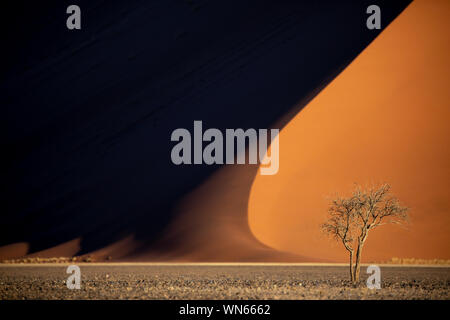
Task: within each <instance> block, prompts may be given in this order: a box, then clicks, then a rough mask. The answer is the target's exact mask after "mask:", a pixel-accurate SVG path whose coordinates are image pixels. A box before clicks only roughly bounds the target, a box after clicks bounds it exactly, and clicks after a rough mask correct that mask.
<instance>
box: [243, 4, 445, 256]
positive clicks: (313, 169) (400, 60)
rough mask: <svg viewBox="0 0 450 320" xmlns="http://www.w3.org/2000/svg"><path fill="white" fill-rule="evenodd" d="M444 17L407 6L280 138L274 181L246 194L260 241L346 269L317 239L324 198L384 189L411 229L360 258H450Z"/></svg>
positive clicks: (387, 234)
mask: <svg viewBox="0 0 450 320" xmlns="http://www.w3.org/2000/svg"><path fill="white" fill-rule="evenodd" d="M449 17H450V2H449V1H425V0H419V1H414V2H413V3H412V4H411V5H410V6H408V8H406V10H405V11H403V12H402V13H401V14H400V16H399V17H398V18H397V19H396V20H395V21H394V22H393V23H392V24H391V25H390V26H389V27H388V28H387V29H386V30H385V31H384V32H383V33H382V34H381V35H380V36H379V37H378V38H377V39H376V40H375V41H373V42H372V43H371V44H370V45H369V46H368V47H367V48H366V49H365V50H364V51H363V52H362V53H361V54H360V55H359V56H358V57H357V58H356V59H355V60H354V61H353V62H352V63H351V64H350V65H349V66H348V67H347V68H346V69H345V70H344V71H343V72H342V73H341V74H340V75H339V76H338V77H337V78H336V79H335V80H334V81H333V82H331V83H330V84H329V85H328V86H327V87H326V88H325V89H324V90H323V91H322V92H321V93H320V94H319V95H318V96H317V97H316V98H314V99H313V100H312V101H311V103H309V104H308V105H307V106H306V107H305V108H304V109H303V110H302V111H301V112H300V113H299V114H298V115H297V116H295V118H293V119H292V121H290V122H289V124H288V125H287V126H286V127H285V128H284V129H283V130H282V131H281V133H280V159H281V161H280V171H279V173H278V174H277V175H274V176H260V175H257V176H256V178H255V181H254V183H253V186H252V190H251V195H250V203H249V224H250V227H251V230H252V232H253V234H254V235H255V236H256V237H257V238H258V239H259V240H261V241H262V242H263V243H265V244H267V245H269V246H271V247H274V248H277V249H280V250H286V251H290V252H293V253H298V254H301V255H306V256H310V257H321V258H324V259H332V260H335V261H346V257H347V256H346V254H345V250H344V249H342V248H341V246H342V245H341V244H336V245H335V246H333V244H332V242H331V240H329V239H327V238H325V237H324V236H323V235H321V233H320V228H319V225H320V223H322V222H323V221H324V220H325V218H326V212H327V205H328V200H327V196H333V194H335V192H339V193H341V194H342V193H343V194H348V193H349V192H350V190H351V189H352V188H353V183H355V182H357V183H360V184H366V183H380V182H388V183H390V184H391V185H392V188H393V189H392V191H393V193H394V194H395V195H397V196H398V197H399V199H400V200H401V201H402V202H403V203H404V204H405V205H407V206H408V207H410V208H411V211H410V212H411V217H412V224H411V225H410V226H409V227H408V228H407V229H405V228H401V227H399V226H382V227H381V228H380V229H377V230H375V231H373V232H372V233H371V234H370V235H369V239H368V242H367V245H366V249H365V252H364V256H363V259H364V260H365V261H370V260H378V261H379V260H387V259H389V258H391V257H393V256H397V257H415V258H425V259H432V258H443V259H448V258H450V197H449V195H450V149H449V145H450V126H449V121H450V105H449V103H450V91H449V88H448V85H449V83H450V59H449V53H450V42H449V39H450V20H449Z"/></svg>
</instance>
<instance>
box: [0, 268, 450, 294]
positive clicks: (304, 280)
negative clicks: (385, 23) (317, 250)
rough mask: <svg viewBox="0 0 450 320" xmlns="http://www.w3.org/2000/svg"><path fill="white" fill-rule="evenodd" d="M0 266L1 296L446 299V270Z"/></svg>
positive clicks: (449, 278) (448, 284) (449, 283)
mask: <svg viewBox="0 0 450 320" xmlns="http://www.w3.org/2000/svg"><path fill="white" fill-rule="evenodd" d="M67 266H68V265H62V264H45V265H44V264H41V265H27V264H22V265H18V264H17V265H6V264H4V265H0V299H1V300H8V299H450V290H449V288H450V267H442V266H441V267H431V266H429V267H427V266H384V265H380V268H381V282H382V288H381V289H379V290H376V289H373V290H370V289H368V288H367V287H366V284H365V282H366V279H367V277H368V275H367V274H366V268H367V266H364V265H363V266H362V268H361V278H362V279H361V280H362V281H361V285H360V286H359V287H357V288H354V287H352V286H350V284H349V281H348V269H347V267H346V266H345V265H337V264H336V265H324V264H322V265H312V264H155V263H133V264H131V263H126V264H113V263H109V264H96V263H91V264H82V263H80V264H79V267H80V270H81V289H80V290H76V289H75V290H70V289H68V288H67V286H66V284H65V281H66V279H67V278H68V277H69V276H70V275H69V274H67V273H66V269H67Z"/></svg>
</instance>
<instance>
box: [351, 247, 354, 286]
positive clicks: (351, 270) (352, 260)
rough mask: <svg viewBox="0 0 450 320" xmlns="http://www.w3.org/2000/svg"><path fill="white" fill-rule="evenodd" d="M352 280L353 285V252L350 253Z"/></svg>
mask: <svg viewBox="0 0 450 320" xmlns="http://www.w3.org/2000/svg"><path fill="white" fill-rule="evenodd" d="M350 280H351V281H352V283H354V281H355V280H354V276H353V251H350Z"/></svg>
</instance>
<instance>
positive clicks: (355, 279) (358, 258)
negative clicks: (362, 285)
mask: <svg viewBox="0 0 450 320" xmlns="http://www.w3.org/2000/svg"><path fill="white" fill-rule="evenodd" d="M362 246H363V243H362V242H361V241H358V249H357V250H356V261H355V270H354V276H353V283H354V284H356V283H357V282H359V274H360V269H361V266H360V262H361V250H362Z"/></svg>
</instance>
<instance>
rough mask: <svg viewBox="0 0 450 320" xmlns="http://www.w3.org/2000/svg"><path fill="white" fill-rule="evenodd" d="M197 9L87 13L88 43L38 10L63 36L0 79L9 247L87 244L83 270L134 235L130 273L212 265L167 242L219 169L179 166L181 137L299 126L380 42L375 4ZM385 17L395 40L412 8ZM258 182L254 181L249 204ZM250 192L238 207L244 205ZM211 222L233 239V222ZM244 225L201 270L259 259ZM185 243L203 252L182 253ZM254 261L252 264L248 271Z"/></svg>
mask: <svg viewBox="0 0 450 320" xmlns="http://www.w3.org/2000/svg"><path fill="white" fill-rule="evenodd" d="M193 2H194V3H195V5H192V4H191V2H186V1H175V2H168V1H165V0H164V1H163V0H159V1H137V0H136V1H127V2H126V3H125V2H123V1H108V2H107V3H104V2H103V1H80V6H81V7H82V8H83V6H85V9H86V10H84V11H83V16H84V17H85V20H84V21H85V22H84V25H83V26H84V27H83V29H82V31H80V32H78V33H73V32H69V31H68V30H67V29H66V28H65V16H64V15H63V16H62V17H61V16H60V10H62V12H65V6H67V4H68V3H66V2H65V1H59V2H58V4H57V7H52V8H50V7H48V8H40V9H37V12H42V16H43V17H45V18H39V15H38V14H37V16H38V18H36V19H37V21H41V20H43V21H52V22H51V23H48V24H39V26H40V28H37V29H35V30H34V31H26V30H25V31H24V30H22V32H23V38H24V39H26V41H24V42H17V43H16V42H14V41H12V42H11V43H10V47H11V53H10V55H11V57H10V58H11V59H10V61H12V63H11V65H10V66H9V67H8V69H7V70H8V72H6V73H5V74H6V75H5V76H4V77H2V79H1V89H0V90H1V92H0V93H1V96H2V97H3V99H4V101H5V102H4V108H2V112H3V115H2V118H3V119H7V123H6V124H5V126H4V128H5V130H6V132H5V134H4V135H3V136H4V141H3V143H2V145H3V150H5V152H6V154H8V158H7V159H6V160H7V162H8V165H7V166H6V167H5V172H3V174H2V179H3V181H4V186H5V191H4V195H5V199H6V200H5V201H4V202H3V207H2V213H1V215H2V225H1V227H0V228H1V229H0V231H1V240H0V245H7V244H11V243H18V242H27V243H29V245H30V248H29V252H37V251H40V250H43V249H46V248H50V247H53V246H55V245H58V244H61V243H64V242H67V241H70V240H72V239H76V238H81V239H82V243H81V250H80V252H78V254H85V253H88V252H92V251H95V250H98V249H100V248H102V247H104V246H107V245H109V244H111V243H114V242H116V241H118V240H120V239H123V238H125V237H127V236H128V235H130V234H134V236H135V239H136V241H137V242H139V243H141V244H144V246H143V247H141V249H140V250H138V251H137V252H135V253H134V254H133V256H134V257H141V258H142V259H150V258H149V257H152V259H165V258H167V259H173V258H174V256H175V254H172V253H169V254H168V253H167V252H177V250H181V251H182V252H184V253H186V252H188V251H189V252H195V251H196V250H197V248H198V250H199V252H201V251H202V250H201V249H200V248H202V246H203V245H205V243H204V241H205V240H202V239H204V238H198V239H197V238H195V237H194V238H192V239H189V241H185V240H186V237H187V235H189V236H190V235H192V232H191V233H183V232H181V233H177V234H179V235H181V237H179V238H177V237H176V236H175V235H174V234H172V233H166V231H167V230H170V228H171V227H172V226H173V224H174V221H175V220H174V217H176V218H177V219H178V220H179V221H183V214H184V213H183V212H182V211H180V203H179V202H180V199H185V198H186V195H187V194H188V193H189V192H191V191H192V190H196V188H198V187H199V188H202V185H203V183H204V182H205V181H207V180H208V179H209V178H210V177H211V175H212V174H213V173H216V171H218V169H220V167H219V166H206V165H201V166H200V165H196V166H194V165H192V166H175V165H173V164H172V162H171V159H170V151H171V148H172V146H173V143H171V142H170V135H171V133H172V131H173V130H174V129H176V128H180V127H181V128H187V129H189V130H192V126H193V121H194V120H202V121H203V124H204V127H205V128H210V127H213V128H218V129H222V130H224V129H226V128H268V127H271V126H272V125H274V123H275V122H276V121H277V119H284V121H288V119H289V118H290V117H291V116H293V115H294V114H295V113H296V112H298V110H299V108H300V107H301V106H302V104H298V101H305V99H306V100H307V99H308V97H310V96H312V95H314V92H316V91H317V88H320V87H321V86H323V85H324V84H326V83H327V81H329V79H330V78H332V77H333V75H335V74H336V73H337V72H339V70H341V69H342V68H344V67H345V66H346V65H347V64H348V63H349V62H350V61H351V60H352V59H354V58H355V57H356V56H357V55H358V53H360V52H361V51H362V50H363V49H364V48H365V47H366V46H367V45H368V44H369V43H370V42H371V41H372V40H373V39H374V38H375V37H376V35H377V34H378V33H379V32H378V31H373V30H367V28H365V19H366V16H367V15H366V14H365V9H366V8H367V6H368V5H369V4H371V2H370V1H360V2H358V4H355V2H354V1H346V2H339V4H337V3H335V2H332V1H329V2H328V1H325V2H321V3H317V2H311V3H310V4H306V3H304V2H294V1H275V0H271V1H268V0H263V1H245V2H242V1H205V0H203V1H200V0H199V1H193ZM382 3H383V5H382V6H383V24H384V25H387V24H388V22H390V21H392V20H393V19H394V18H395V17H396V16H397V15H398V14H399V13H400V12H401V10H403V9H404V8H405V7H406V5H407V4H408V3H409V1H396V2H392V1H383V2H382ZM55 8H57V9H55ZM39 19H41V20H39ZM61 25H62V26H61ZM27 32H32V33H27ZM13 53H14V54H13ZM13 56H14V57H15V58H14V59H13ZM293 105H296V106H297V107H296V108H294V109H293V108H292V106H293ZM225 170H228V168H227V169H225ZM237 170H239V169H237ZM251 170H253V171H249V172H250V174H249V173H246V176H245V177H246V178H243V179H244V180H243V181H245V184H246V183H247V180H248V185H247V184H246V185H247V187H248V190H249V188H250V186H251V181H250V180H252V179H253V177H254V174H255V170H256V168H254V169H251ZM219 171H220V170H219ZM218 174H220V173H218ZM247 174H248V176H247ZM224 181H225V180H224ZM207 183H208V182H206V183H205V184H207ZM215 187H217V188H220V185H215ZM248 190H244V189H243V192H242V198H241V197H239V198H238V200H229V201H239V202H240V201H244V200H245V201H246V200H248ZM245 195H246V198H245V197H244V196H245ZM194 198H195V197H194ZM206 200H207V199H203V198H201V197H200V198H196V201H198V202H200V203H202V202H204V201H206ZM210 210H211V211H213V210H212V209H210ZM239 212H240V211H239ZM193 214H194V215H195V216H196V214H197V213H193ZM210 216H211V219H212V220H213V221H214V219H218V221H217V223H222V220H221V219H222V218H219V216H220V217H225V216H226V215H219V216H218V217H215V215H214V212H211V213H210ZM180 217H181V218H180ZM180 219H181V220H180ZM232 219H237V220H236V221H240V222H236V223H235V222H233V223H232V224H231V225H234V226H240V227H237V228H238V231H236V230H234V231H233V230H229V232H235V231H236V232H237V234H242V235H243V234H247V235H245V236H243V237H236V241H235V242H233V241H231V240H230V242H229V244H230V245H229V246H228V245H227V247H226V248H224V249H223V251H219V252H218V251H215V249H214V250H212V249H211V251H209V252H207V253H203V255H201V254H199V256H198V257H195V256H194V257H192V256H190V258H189V259H197V260H198V259H210V260H223V259H225V260H226V259H230V252H232V251H233V248H235V247H236V246H239V245H240V243H239V241H238V239H242V241H244V242H243V243H245V242H246V241H248V244H249V247H250V246H251V244H252V243H253V244H254V243H257V240H256V239H254V238H253V236H252V235H251V234H250V233H249V230H248V225H247V217H246V211H245V213H244V215H243V216H239V217H237V216H236V217H235V216H233V218H232ZM244 220H245V221H244ZM244 222H245V227H244ZM181 225H183V224H181ZM184 225H185V229H188V228H190V227H188V226H191V227H192V228H195V227H198V228H208V227H207V226H206V225H205V224H204V223H200V224H199V225H195V224H194V225H190V224H188V223H187V222H185V223H184ZM239 228H242V229H239ZM202 230H203V229H202ZM239 230H240V231H239ZM177 232H179V231H177ZM202 232H205V233H208V232H209V231H207V230H203V231H202ZM221 232H222V231H221ZM224 235H225V234H224ZM161 239H163V240H164V241H165V242H164V243H165V244H164V246H167V247H163V244H162V243H163V242H162V240H161ZM202 241H203V242H202ZM180 242H186V243H185V245H186V246H188V245H191V246H193V247H192V248H193V250H188V251H186V250H184V249H178V248H177V247H176V246H177V244H180ZM157 243H159V244H161V246H160V247H158V246H156V244H157ZM169 247H170V250H169V251H166V249H169ZM205 248H207V245H206V246H205ZM150 249H151V251H149V250H150ZM230 250H231V251H230ZM258 250H259V249H258ZM261 250H264V249H261ZM203 251H204V252H206V251H207V249H205V250H203ZM180 254H182V253H180ZM246 254H247V258H245V255H244V254H242V255H241V256H240V257H241V259H243V260H252V258H250V257H251V252H250V251H247V253H246ZM167 255H169V256H167ZM161 257H165V258H161ZM255 259H256V258H255ZM256 260H257V259H256Z"/></svg>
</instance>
